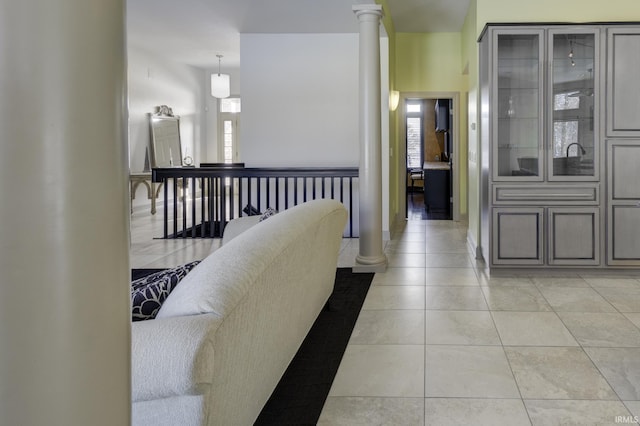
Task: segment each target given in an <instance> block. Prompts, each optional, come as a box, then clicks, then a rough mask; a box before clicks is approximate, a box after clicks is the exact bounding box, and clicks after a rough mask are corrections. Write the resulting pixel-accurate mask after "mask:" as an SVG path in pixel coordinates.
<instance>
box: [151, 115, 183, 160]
mask: <svg viewBox="0 0 640 426" xmlns="http://www.w3.org/2000/svg"><path fill="white" fill-rule="evenodd" d="M149 126H150V129H149V133H150V135H151V167H152V168H155V167H182V144H181V143H180V117H177V116H174V115H173V112H172V111H171V108H169V107H167V106H166V105H162V106H160V107H158V111H157V112H156V113H154V114H149Z"/></svg>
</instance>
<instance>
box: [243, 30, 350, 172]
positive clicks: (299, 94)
mask: <svg viewBox="0 0 640 426" xmlns="http://www.w3.org/2000/svg"><path fill="white" fill-rule="evenodd" d="M240 63H241V64H242V65H241V67H240V75H241V80H242V121H241V125H240V129H241V142H240V158H241V161H244V162H245V163H246V164H247V166H249V167H258V166H263V167H278V166H303V167H313V166H318V167H319V166H344V167H347V166H353V167H355V166H357V165H358V158H359V148H358V34H242V35H241V36H240Z"/></svg>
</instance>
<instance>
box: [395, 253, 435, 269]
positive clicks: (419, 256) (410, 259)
mask: <svg viewBox="0 0 640 426" xmlns="http://www.w3.org/2000/svg"><path fill="white" fill-rule="evenodd" d="M425 256H426V255H425V254H423V253H396V254H389V255H388V256H387V261H388V266H389V267H390V268H424V266H425V258H424V257H425Z"/></svg>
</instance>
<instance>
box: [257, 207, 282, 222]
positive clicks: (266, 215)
mask: <svg viewBox="0 0 640 426" xmlns="http://www.w3.org/2000/svg"><path fill="white" fill-rule="evenodd" d="M277 213H278V211H277V210H276V209H272V208H271V207H269V208H267V209H266V210H265V211H264V213H262V216H260V220H259V222H262V221H263V220H265V219H269V218H270V217H271V216H273V215H275V214H277Z"/></svg>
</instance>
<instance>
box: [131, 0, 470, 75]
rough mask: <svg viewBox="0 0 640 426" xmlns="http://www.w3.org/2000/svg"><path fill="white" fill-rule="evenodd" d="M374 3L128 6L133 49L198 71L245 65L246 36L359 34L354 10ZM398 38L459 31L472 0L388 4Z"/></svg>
mask: <svg viewBox="0 0 640 426" xmlns="http://www.w3.org/2000/svg"><path fill="white" fill-rule="evenodd" d="M371 3H374V0H269V1H265V0H181V1H175V0H127V39H128V43H129V44H130V45H131V46H135V47H138V48H142V49H144V50H148V51H151V52H154V53H157V54H160V55H163V56H165V57H168V58H169V59H172V60H174V61H177V62H180V63H185V64H189V65H193V66H197V67H204V68H210V67H217V64H218V59H217V58H216V54H221V55H223V56H224V57H223V58H222V64H223V67H224V66H228V67H238V66H239V65H240V34H241V33H285V34H286V33H350V32H357V31H358V22H357V19H356V18H355V16H354V14H353V12H352V10H351V9H352V6H353V5H354V4H371ZM387 3H388V5H389V9H390V10H388V11H385V13H390V14H391V17H392V19H393V23H394V26H395V29H396V31H397V32H446V31H459V30H460V29H461V28H462V24H463V22H464V18H465V15H466V12H467V8H468V6H469V0H387Z"/></svg>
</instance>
